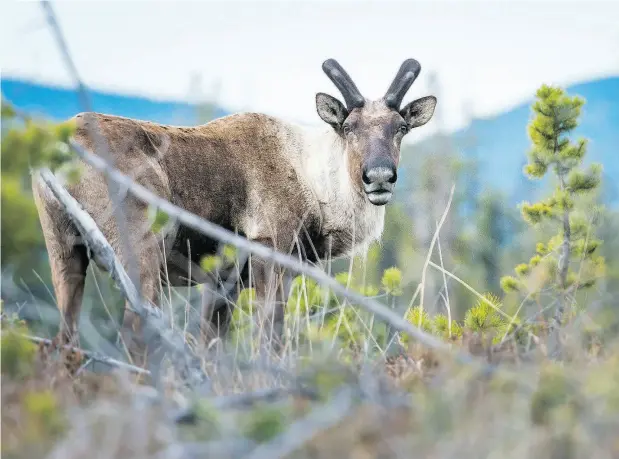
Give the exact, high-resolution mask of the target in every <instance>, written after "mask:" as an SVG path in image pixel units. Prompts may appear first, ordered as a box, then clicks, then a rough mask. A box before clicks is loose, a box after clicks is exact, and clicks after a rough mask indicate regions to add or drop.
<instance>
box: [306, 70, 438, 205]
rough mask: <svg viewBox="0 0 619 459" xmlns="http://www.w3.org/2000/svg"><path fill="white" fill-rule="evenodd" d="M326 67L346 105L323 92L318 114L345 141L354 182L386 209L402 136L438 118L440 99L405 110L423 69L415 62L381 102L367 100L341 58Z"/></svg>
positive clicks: (419, 101)
mask: <svg viewBox="0 0 619 459" xmlns="http://www.w3.org/2000/svg"><path fill="white" fill-rule="evenodd" d="M322 69H323V70H324V72H325V73H326V74H327V76H328V77H329V78H330V79H331V81H333V83H334V84H335V86H336V87H337V88H338V90H339V91H340V93H341V94H342V96H343V97H344V102H345V103H346V105H344V104H343V103H342V102H340V101H339V100H338V99H337V98H335V97H333V96H330V95H328V94H325V93H318V94H316V109H317V111H318V115H319V116H320V118H321V119H322V120H323V121H325V122H326V123H328V124H330V125H331V126H332V127H333V129H335V131H336V132H337V134H338V135H339V136H340V137H341V138H342V139H343V141H344V143H345V150H346V154H347V155H348V158H347V159H348V173H349V175H350V179H351V181H352V183H353V184H354V185H355V187H356V188H357V189H358V190H359V192H361V193H365V195H366V196H367V198H368V200H369V201H370V202H371V203H372V204H374V205H376V206H382V205H385V204H387V203H388V202H389V201H390V200H391V196H392V194H393V188H394V185H395V182H396V180H397V177H398V174H397V168H398V163H399V160H400V144H401V142H402V138H403V137H404V136H405V135H406V134H408V133H409V132H410V130H411V129H413V128H416V127H419V126H423V125H424V124H426V123H427V122H428V121H429V120H430V118H432V115H433V114H434V108H435V106H436V97H434V96H426V97H422V98H420V99H417V100H414V101H412V102H410V103H409V104H407V105H405V106H404V107H403V108H400V105H401V104H402V99H404V95H405V94H406V92H407V91H408V89H409V88H410V87H411V85H412V84H413V82H414V81H415V79H416V78H417V76H418V75H419V72H420V71H421V66H420V65H419V62H417V61H416V60H414V59H407V60H405V61H404V62H403V63H402V65H401V66H400V70H399V71H398V73H397V74H396V76H395V78H394V80H393V82H392V83H391V85H390V86H389V89H388V90H387V92H386V94H385V95H384V96H383V97H382V98H380V99H378V100H367V99H366V98H365V97H363V96H362V95H361V93H360V92H359V90H358V89H357V86H356V85H355V83H354V82H353V81H352V79H351V78H350V76H349V75H348V73H346V71H345V70H344V69H343V68H342V66H341V65H340V64H339V63H338V62H337V61H336V60H334V59H328V60H326V61H325V62H324V63H323V64H322Z"/></svg>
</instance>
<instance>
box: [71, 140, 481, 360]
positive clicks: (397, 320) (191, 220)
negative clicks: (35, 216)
mask: <svg viewBox="0 0 619 459" xmlns="http://www.w3.org/2000/svg"><path fill="white" fill-rule="evenodd" d="M70 146H71V147H72V149H73V150H74V151H75V152H76V153H77V154H78V155H79V156H80V157H81V158H82V159H83V160H84V161H85V162H87V163H88V164H90V165H91V166H92V167H94V168H95V169H97V170H99V171H101V172H103V173H104V174H105V175H106V176H108V177H109V178H110V179H111V180H113V181H114V182H116V183H117V184H119V185H120V187H121V188H123V189H125V190H126V191H127V192H129V193H131V194H132V195H133V196H135V197H136V198H138V199H140V200H142V201H144V202H146V203H148V204H149V205H152V206H154V207H156V208H158V209H159V210H161V211H163V212H165V213H166V214H168V215H169V216H170V217H171V218H174V219H176V220H178V221H179V222H181V223H182V224H183V225H186V226H188V227H190V228H192V229H194V230H196V231H200V232H201V233H203V234H205V235H207V236H209V237H212V238H214V239H217V240H219V241H221V242H223V243H225V244H230V245H233V246H235V247H236V248H238V249H240V250H244V251H247V252H250V253H253V254H254V255H256V256H258V257H260V258H263V259H265V260H269V261H273V262H275V263H277V264H278V265H280V266H282V267H284V268H287V269H290V270H291V271H293V272H296V273H300V274H304V275H306V276H308V277H310V278H312V279H314V280H315V281H316V282H318V283H319V284H321V285H322V286H324V287H328V288H330V289H331V290H332V291H333V292H334V293H337V294H339V295H341V296H342V297H344V298H347V299H348V300H350V301H351V302H353V303H355V304H357V305H359V306H360V307H362V308H363V309H365V310H367V311H369V312H370V313H372V314H374V315H375V316H376V317H378V318H379V319H380V320H382V321H383V322H386V323H387V324H389V325H390V326H392V327H393V328H395V329H396V330H398V331H399V332H403V333H407V334H408V335H410V336H411V337H412V338H414V339H415V340H417V341H418V342H420V343H421V344H423V345H425V346H427V347H429V348H433V349H436V350H440V351H443V352H448V353H450V354H452V355H453V356H454V357H455V358H456V360H458V361H460V362H462V363H471V362H472V361H473V359H474V358H473V356H471V355H470V354H468V353H464V352H462V351H459V350H458V351H456V350H454V349H452V348H451V346H449V345H448V344H447V343H445V342H444V341H442V340H440V339H438V338H437V337H435V336H433V335H431V334H429V333H426V332H424V331H423V330H421V329H420V328H418V327H415V326H413V325H412V324H410V323H409V322H408V321H406V320H405V319H404V318H403V317H400V316H398V315H397V314H396V313H395V312H393V311H391V310H390V309H389V308H387V307H385V306H383V305H382V304H380V303H378V302H377V301H374V300H372V299H370V298H367V297H364V296H363V295H361V294H359V293H356V292H354V291H352V290H349V289H347V288H346V287H344V286H342V285H341V284H340V283H338V282H337V281H336V280H335V279H334V278H332V277H330V276H328V275H327V274H325V273H324V272H323V271H322V270H321V269H319V268H317V267H315V266H312V265H310V264H308V263H306V262H302V261H300V260H297V259H295V258H294V257H292V256H289V255H286V254H284V253H281V252H278V251H276V250H274V249H272V248H270V247H267V246H265V245H262V244H259V243H257V242H254V241H250V240H248V239H246V238H244V237H242V236H239V235H237V234H235V233H234V232H232V231H229V230H226V229H225V228H223V227H221V226H219V225H217V224H215V223H213V222H210V221H207V220H204V219H202V218H200V217H198V216H197V215H195V214H193V213H191V212H188V211H186V210H184V209H182V208H180V207H178V206H176V205H174V204H172V203H170V202H169V201H166V200H165V199H163V198H161V197H159V196H157V195H156V194H154V193H152V192H151V191H150V190H148V189H146V188H145V187H143V186H142V185H140V184H138V183H135V182H134V181H133V180H131V179H130V178H129V177H127V176H126V175H125V174H123V173H122V172H120V171H118V170H117V169H115V168H113V167H112V166H111V165H110V164H108V163H107V162H106V161H105V160H104V159H102V158H100V157H98V156H96V155H94V154H92V153H91V152H89V151H87V150H86V149H84V148H83V147H82V146H81V145H79V144H78V143H77V142H75V141H74V140H70Z"/></svg>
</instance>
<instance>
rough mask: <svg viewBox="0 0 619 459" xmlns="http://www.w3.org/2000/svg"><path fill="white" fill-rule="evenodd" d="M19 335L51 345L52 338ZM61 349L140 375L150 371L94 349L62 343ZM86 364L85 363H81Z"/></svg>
mask: <svg viewBox="0 0 619 459" xmlns="http://www.w3.org/2000/svg"><path fill="white" fill-rule="evenodd" d="M20 336H22V337H24V338H26V339H27V340H29V341H32V342H33V343H36V344H45V345H46V346H51V345H52V343H53V342H52V340H51V339H47V338H39V337H38V336H30V335H22V334H20ZM61 348H62V349H64V350H67V351H71V352H75V353H79V354H81V355H83V356H84V357H86V358H87V359H88V363H90V362H98V363H103V364H105V365H108V366H110V367H114V368H121V369H123V370H127V371H129V372H131V373H137V374H140V375H147V376H150V371H148V370H145V369H144V368H140V367H136V366H134V365H130V364H128V363H125V362H121V361H120V360H116V359H113V358H111V357H108V356H107V355H103V354H99V353H98V352H94V351H85V350H83V349H80V348H77V347H72V346H69V345H64V346H61ZM83 366H86V365H83Z"/></svg>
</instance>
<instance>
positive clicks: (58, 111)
mask: <svg viewBox="0 0 619 459" xmlns="http://www.w3.org/2000/svg"><path fill="white" fill-rule="evenodd" d="M1 89H2V97H6V98H7V100H9V101H10V102H11V103H13V104H14V105H15V106H16V107H17V108H19V109H21V110H24V111H27V112H29V113H33V114H39V115H40V116H44V117H47V118H51V119H54V120H64V119H67V118H70V117H72V116H74V115H76V114H77V113H79V112H83V111H84V108H83V107H82V106H81V104H80V101H79V97H78V94H77V92H76V91H75V90H74V89H66V88H59V87H54V86H47V85H42V84H37V83H32V82H28V81H23V80H19V79H13V78H4V77H3V78H2V80H1ZM88 93H89V95H90V99H91V102H92V109H93V110H94V111H97V112H101V113H106V114H109V115H119V116H126V117H129V118H137V119H141V120H148V121H154V122H157V123H166V124H174V125H189V126H192V125H196V124H198V110H197V107H196V106H195V105H194V104H190V103H186V102H178V101H158V100H151V99H147V98H145V97H137V96H130V95H120V94H114V93H110V92H104V91H95V90H90V91H89V92H88ZM226 114H227V113H226V112H225V111H224V110H223V109H221V108H219V107H217V108H216V109H215V113H214V116H215V117H216V118H218V117H221V116H224V115H226Z"/></svg>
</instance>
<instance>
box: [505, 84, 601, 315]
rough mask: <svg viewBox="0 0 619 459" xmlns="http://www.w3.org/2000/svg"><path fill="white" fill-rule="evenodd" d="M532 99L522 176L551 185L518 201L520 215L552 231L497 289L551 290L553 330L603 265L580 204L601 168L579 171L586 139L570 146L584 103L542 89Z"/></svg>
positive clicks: (588, 212) (591, 216)
mask: <svg viewBox="0 0 619 459" xmlns="http://www.w3.org/2000/svg"><path fill="white" fill-rule="evenodd" d="M536 95H537V99H536V101H535V102H534V103H533V106H532V109H533V114H534V116H533V119H532V120H531V122H530V123H529V125H528V134H529V137H530V139H531V143H532V148H531V149H530V151H529V153H528V158H529V161H528V164H526V165H525V167H524V173H525V174H526V175H527V176H528V177H529V178H530V179H541V178H543V177H544V176H546V175H547V174H548V173H550V174H552V175H553V176H554V178H555V183H556V185H555V188H554V191H553V192H552V194H551V195H550V196H548V197H547V198H545V199H542V200H540V201H539V202H536V203H533V204H530V203H528V202H525V203H523V205H522V214H523V217H524V219H525V221H526V222H527V223H529V224H530V225H533V226H539V225H541V224H546V225H547V226H546V227H547V228H551V229H552V230H553V231H556V233H555V235H554V236H552V237H551V238H550V240H549V241H547V242H546V243H543V242H540V243H538V244H537V248H536V254H535V255H534V256H533V257H532V258H531V259H530V260H529V262H528V263H522V264H520V265H518V266H516V269H515V271H516V274H517V276H516V277H511V276H506V277H503V278H502V279H501V286H502V287H503V289H504V290H505V291H513V290H525V289H526V290H527V291H528V293H530V294H533V295H535V294H537V293H539V292H540V291H541V290H542V289H545V290H547V291H548V290H550V291H551V292H553V293H554V295H556V298H557V302H558V305H557V308H556V309H555V315H554V321H553V324H554V325H555V326H556V325H559V324H560V323H561V321H562V320H563V315H564V312H565V309H566V307H567V305H568V301H569V298H571V296H572V295H574V294H575V293H576V291H577V290H579V289H582V288H587V287H591V286H592V285H593V283H594V282H595V278H596V277H597V275H598V274H599V272H600V269H602V268H603V266H604V260H603V258H602V257H600V256H598V255H597V254H596V248H597V247H598V246H599V245H600V243H601V241H599V240H598V239H596V238H595V237H594V235H593V231H592V226H593V225H592V224H593V223H594V221H595V216H596V213H597V212H596V208H595V206H591V205H590V203H587V202H586V199H587V195H589V196H590V195H591V192H592V191H594V190H596V189H597V188H598V186H599V184H600V173H601V166H600V165H598V164H593V165H591V166H590V167H588V168H584V167H583V166H582V162H583V158H584V156H585V154H586V152H587V141H586V139H579V140H577V141H576V142H573V141H572V140H570V137H569V134H570V133H571V131H572V130H573V129H574V128H575V127H576V126H577V125H578V118H579V116H580V112H581V108H582V106H583V104H584V100H583V99H581V98H579V97H570V96H568V95H567V94H565V92H564V90H563V89H561V88H557V87H552V86H547V85H543V86H541V87H540V88H539V89H538V91H537V94H536Z"/></svg>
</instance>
